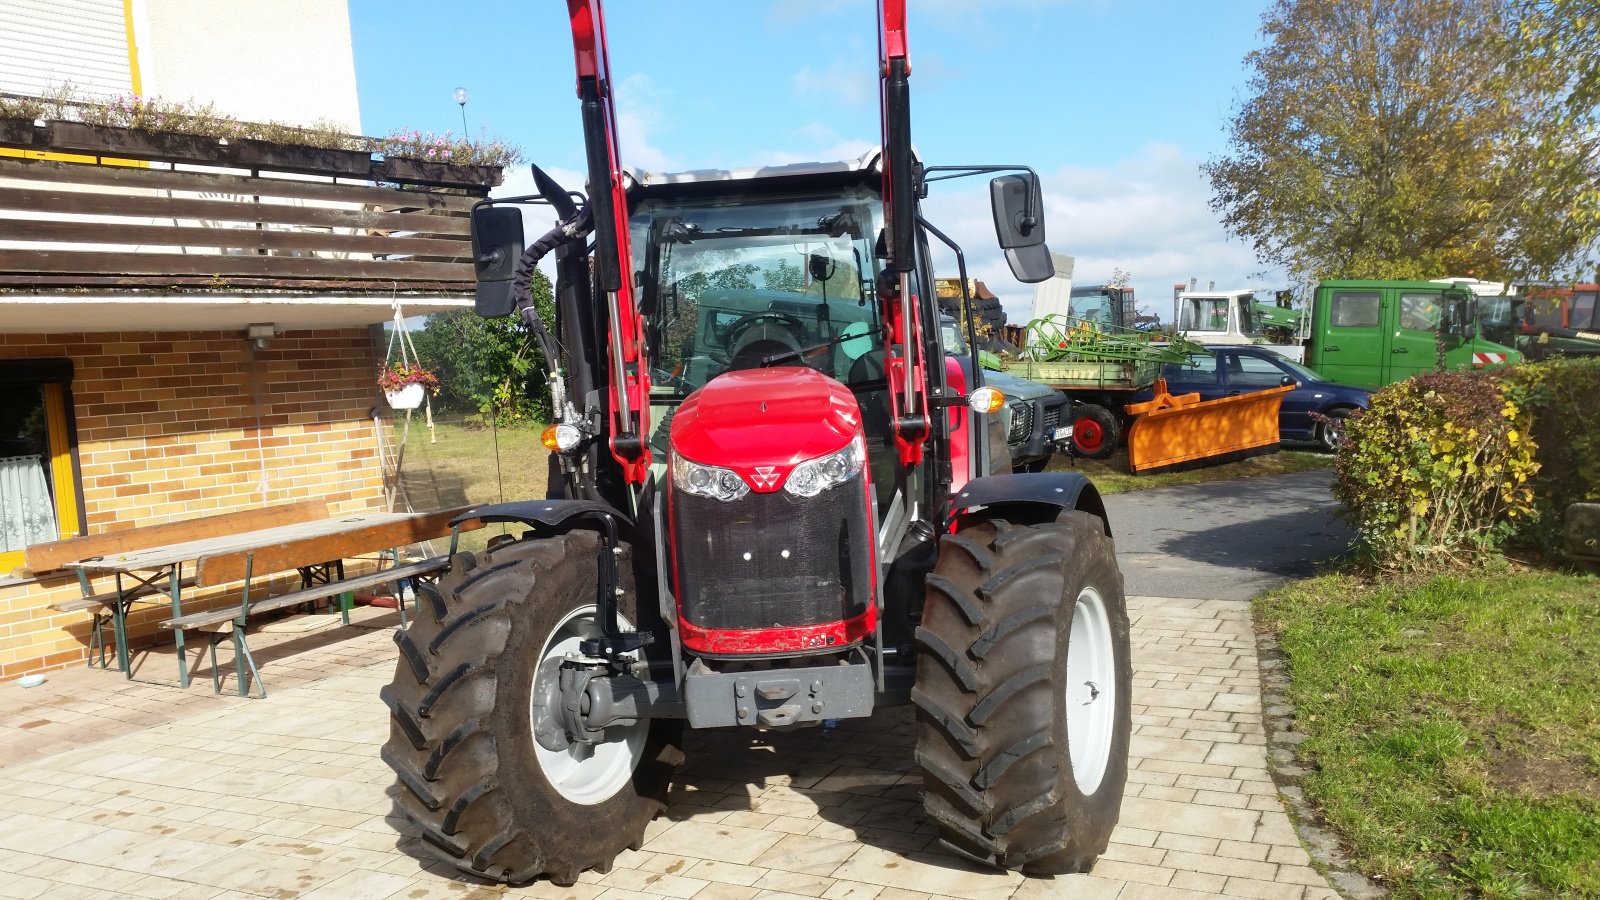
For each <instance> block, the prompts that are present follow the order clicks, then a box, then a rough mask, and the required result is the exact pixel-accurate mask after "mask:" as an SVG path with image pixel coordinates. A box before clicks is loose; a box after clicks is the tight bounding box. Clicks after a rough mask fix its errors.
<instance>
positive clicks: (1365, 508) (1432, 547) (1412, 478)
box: [1333, 372, 1539, 571]
mask: <svg viewBox="0 0 1600 900" xmlns="http://www.w3.org/2000/svg"><path fill="white" fill-rule="evenodd" d="M1529 425H1530V417H1529V415H1528V413H1526V412H1525V411H1523V410H1522V409H1520V408H1519V407H1518V405H1517V404H1516V403H1515V402H1513V401H1512V400H1511V399H1509V398H1508V395H1507V392H1506V391H1505V390H1504V388H1503V386H1502V385H1501V383H1500V382H1499V381H1498V380H1497V379H1496V378H1494V377H1492V376H1489V375H1485V374H1480V373H1451V372H1440V373H1434V374H1429V375H1420V376H1417V377H1415V378H1412V379H1410V380H1407V381H1403V382H1399V383H1397V384H1392V385H1389V386H1388V387H1385V388H1384V389H1382V390H1380V391H1378V392H1377V393H1376V394H1374V395H1373V397H1372V407H1371V409H1369V410H1367V411H1366V412H1364V413H1360V414H1358V415H1356V416H1354V417H1352V418H1351V419H1350V421H1349V427H1348V430H1347V431H1346V436H1347V439H1348V440H1347V443H1346V444H1345V446H1344V448H1343V449H1341V451H1340V453H1339V458H1338V460H1337V462H1336V463H1335V465H1334V476H1335V477H1334V485H1333V492H1334V496H1335V497H1337V498H1338V500H1339V503H1340V506H1341V514H1342V515H1343V517H1344V518H1345V519H1346V520H1347V521H1349V522H1350V523H1351V524H1352V525H1353V526H1354V527H1355V529H1356V549H1357V551H1358V552H1359V553H1360V555H1361V556H1362V557H1363V558H1364V559H1365V561H1367V562H1368V563H1369V564H1370V565H1372V566H1373V567H1374V568H1377V569H1379V570H1384V571H1439V570H1444V569H1450V568H1458V567H1463V566H1467V565H1471V564H1473V563H1475V562H1478V561H1479V560H1481V559H1482V558H1483V557H1484V556H1486V555H1490V554H1493V553H1494V552H1495V551H1496V550H1497V549H1498V548H1499V546H1500V545H1501V544H1502V543H1503V542H1504V541H1505V539H1506V538H1507V537H1509V536H1510V535H1511V533H1512V532H1513V531H1514V529H1515V526H1516V524H1517V522H1518V519H1526V518H1527V517H1528V516H1530V515H1531V514H1532V513H1533V510H1534V506H1533V486H1532V483H1531V479H1532V478H1533V476H1534V475H1535V473H1537V472H1538V470H1539V464H1538V463H1537V462H1536V461H1535V460H1534V453H1535V449H1536V448H1535V447H1534V444H1533V441H1532V440H1531V439H1530V438H1529V436H1528V434H1529Z"/></svg>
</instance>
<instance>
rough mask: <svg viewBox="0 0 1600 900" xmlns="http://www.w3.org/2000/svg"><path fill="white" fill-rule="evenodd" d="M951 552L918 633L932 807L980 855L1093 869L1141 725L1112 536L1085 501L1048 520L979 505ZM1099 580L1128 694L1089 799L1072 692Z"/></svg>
mask: <svg viewBox="0 0 1600 900" xmlns="http://www.w3.org/2000/svg"><path fill="white" fill-rule="evenodd" d="M939 549H940V552H939V557H938V560H937V562H936V564H935V566H934V571H933V573H932V574H930V575H929V576H928V579H927V581H926V586H927V590H926V592H925V603H924V608H923V615H922V621H921V623H920V625H919V627H918V629H917V630H916V632H915V635H914V637H915V640H916V645H917V650H918V658H917V677H916V687H915V688H914V689H913V690H912V702H913V704H914V705H915V707H916V714H917V751H916V760H917V764H918V767H919V769H920V771H921V772H922V776H923V787H924V791H923V797H924V801H923V802H924V808H925V811H926V813H927V815H928V817H929V818H930V819H931V820H932V821H933V822H934V823H935V824H936V826H937V827H938V830H939V834H940V838H941V839H942V840H943V841H944V842H945V843H946V844H947V845H949V846H950V847H952V848H954V849H956V850H957V851H958V852H960V853H962V854H965V855H967V856H971V857H973V858H975V859H979V860H984V861H987V862H989V863H990V864H992V865H998V866H1003V867H1005V868H1011V869H1021V870H1022V871H1023V872H1024V873H1025V874H1040V875H1043V874H1052V873H1061V872H1068V871H1072V872H1077V871H1083V870H1085V869H1086V868H1087V867H1089V866H1092V865H1093V863H1094V861H1095V859H1096V858H1098V856H1099V855H1100V854H1101V853H1103V852H1104V851H1105V848H1106V846H1107V842H1108V841H1109V838H1110V833H1111V829H1112V828H1113V827H1114V826H1115V824H1116V821H1117V818H1118V811H1119V808H1120V805H1121V797H1122V791H1123V787H1124V785H1125V783H1126V780H1127V745H1128V740H1129V735H1130V734H1131V705H1129V697H1130V696H1131V677H1132V670H1131V664H1130V663H1129V661H1128V652H1129V647H1128V643H1127V637H1128V630H1127V613H1126V607H1125V603H1124V600H1123V596H1122V577H1121V573H1120V572H1118V571H1117V568H1116V557H1115V550H1114V547H1113V546H1112V543H1111V538H1110V537H1109V536H1108V535H1106V533H1105V529H1104V528H1103V523H1102V522H1101V520H1100V519H1099V518H1097V517H1095V516H1093V515H1090V514H1088V513H1085V512H1081V511H1077V510H1069V511H1064V512H1062V513H1060V514H1059V515H1058V516H1056V518H1055V520H1054V521H1048V520H1047V521H1043V522H1038V521H1032V522H1022V521H1008V520H1005V519H1003V518H999V517H990V518H984V517H983V516H982V515H981V514H978V515H973V514H968V515H967V516H966V517H964V518H963V519H961V520H959V521H958V523H957V527H956V530H955V532H954V533H952V534H947V535H945V536H944V537H943V538H941V540H940V548H939ZM1089 586H1092V587H1094V588H1095V590H1096V591H1097V592H1098V593H1099V594H1100V596H1101V597H1102V598H1103V600H1104V606H1105V608H1106V611H1107V616H1108V617H1109V618H1110V619H1111V620H1112V632H1113V644H1114V645H1115V647H1114V650H1113V660H1112V664H1113V666H1114V671H1115V675H1116V678H1117V687H1118V692H1117V694H1116V695H1115V697H1116V703H1117V706H1116V707H1114V709H1115V710H1116V715H1115V717H1114V721H1113V726H1112V730H1113V737H1112V738H1111V741H1112V743H1111V747H1110V755H1109V758H1108V762H1107V765H1106V770H1105V774H1104V775H1103V776H1102V778H1101V779H1100V782H1099V785H1098V787H1097V788H1096V790H1095V791H1094V792H1093V793H1092V794H1088V795H1085V794H1084V793H1083V792H1081V791H1080V790H1079V789H1078V786H1077V782H1076V780H1075V779H1074V776H1073V774H1072V767H1071V759H1070V755H1069V752H1068V751H1069V748H1068V742H1067V738H1066V732H1065V721H1066V706H1065V696H1066V677H1067V676H1066V669H1067V666H1066V655H1067V651H1068V634H1069V632H1070V628H1071V621H1072V616H1073V615H1075V614H1076V609H1077V598H1079V596H1080V591H1082V590H1084V589H1085V588H1087V587H1089ZM1074 646H1076V645H1074ZM952 658H954V659H959V660H961V661H962V662H963V666H961V667H956V666H952V665H951V663H950V660H951V659H952ZM969 661H970V665H968V663H969ZM968 673H971V676H972V677H970V678H968V677H963V676H964V675H967V674H968ZM1102 746H1103V745H1102Z"/></svg>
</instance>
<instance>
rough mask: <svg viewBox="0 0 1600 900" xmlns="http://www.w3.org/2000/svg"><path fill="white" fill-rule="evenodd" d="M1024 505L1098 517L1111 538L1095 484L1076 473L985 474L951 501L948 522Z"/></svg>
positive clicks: (1109, 527) (970, 482)
mask: <svg viewBox="0 0 1600 900" xmlns="http://www.w3.org/2000/svg"><path fill="white" fill-rule="evenodd" d="M1011 505H1023V506H1034V507H1039V506H1043V507H1053V508H1055V509H1062V510H1066V509H1080V510H1083V511H1084V512H1086V513H1090V514H1092V515H1096V516H1099V517H1100V522H1101V524H1102V525H1103V527H1104V528H1105V530H1106V536H1107V537H1110V536H1111V518H1110V517H1109V516H1107V515H1106V505H1105V501H1103V500H1101V499H1100V491H1099V490H1098V489H1096V488H1095V486H1094V482H1092V481H1090V480H1089V479H1087V478H1085V477H1084V476H1082V475H1080V474H1078V473H1077V472H1024V473H1018V474H1012V475H985V476H983V477H982V478H974V479H973V480H971V481H969V482H967V483H966V484H965V485H964V486H963V487H962V488H961V490H960V491H959V492H957V493H956V494H955V496H953V497H951V498H950V512H949V517H950V518H951V519H953V518H955V517H956V516H959V515H962V514H964V513H973V512H978V511H980V510H982V509H985V508H988V507H994V506H1011Z"/></svg>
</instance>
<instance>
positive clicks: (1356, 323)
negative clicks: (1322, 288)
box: [1328, 291, 1383, 328]
mask: <svg viewBox="0 0 1600 900" xmlns="http://www.w3.org/2000/svg"><path fill="white" fill-rule="evenodd" d="M1382 305H1383V304H1382V301H1381V300H1380V298H1379V294H1378V292H1377V291H1335V292H1334V294H1333V300H1332V301H1331V302H1330V303H1329V304H1328V324H1329V325H1331V326H1333V327H1334V328H1373V327H1375V326H1376V325H1377V324H1378V320H1379V319H1380V317H1381V314H1380V310H1381V308H1382Z"/></svg>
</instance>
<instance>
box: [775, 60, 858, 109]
mask: <svg viewBox="0 0 1600 900" xmlns="http://www.w3.org/2000/svg"><path fill="white" fill-rule="evenodd" d="M876 70H877V57H876V56H863V57H861V58H859V59H851V60H843V59H841V60H836V61H834V62H833V63H831V64H829V65H828V67H827V68H825V69H819V68H816V67H814V66H806V67H805V68H803V69H801V70H800V71H798V72H796V73H794V76H793V77H792V78H791V79H790V80H791V83H792V84H793V86H794V92H795V94H796V96H798V97H799V98H800V99H801V100H808V101H814V102H820V103H823V104H830V105H832V104H843V105H845V106H848V107H851V108H858V107H860V106H861V105H863V104H864V103H866V102H867V101H868V100H871V101H872V102H873V103H874V104H875V103H877V99H878V94H877V87H878V80H877V74H876Z"/></svg>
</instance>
